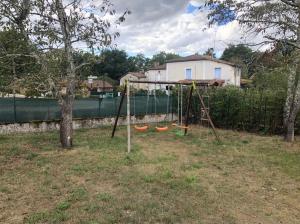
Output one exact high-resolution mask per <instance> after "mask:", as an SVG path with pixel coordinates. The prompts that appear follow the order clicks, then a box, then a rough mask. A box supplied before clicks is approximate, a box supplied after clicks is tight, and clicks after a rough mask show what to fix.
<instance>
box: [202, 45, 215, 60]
mask: <svg viewBox="0 0 300 224" xmlns="http://www.w3.org/2000/svg"><path fill="white" fill-rule="evenodd" d="M204 55H206V56H210V57H212V58H217V56H216V53H215V49H214V48H212V47H211V48H208V49H207V50H206V51H205V52H204Z"/></svg>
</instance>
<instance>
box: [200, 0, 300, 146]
mask: <svg viewBox="0 0 300 224" xmlns="http://www.w3.org/2000/svg"><path fill="white" fill-rule="evenodd" d="M205 7H208V9H209V10H210V12H209V14H208V18H209V23H210V24H215V23H216V24H220V21H226V22H229V21H232V20H237V21H239V23H240V24H241V25H242V26H244V27H246V28H247V30H248V32H255V33H258V34H262V35H263V36H264V38H265V39H266V41H265V42H264V43H273V44H274V43H276V42H277V43H282V45H283V46H287V45H290V46H292V47H293V48H294V51H293V52H292V53H291V57H290V59H291V60H292V61H291V63H287V64H286V65H285V66H286V71H288V74H287V75H288V78H287V98H286V103H285V108H284V126H285V130H286V135H285V139H286V140H287V141H290V142H292V141H294V124H295V119H296V116H297V114H298V112H299V110H300V82H299V80H300V79H299V78H300V1H299V0H277V1H270V0H249V1H239V0H207V1H206V5H205ZM287 62H288V61H287Z"/></svg>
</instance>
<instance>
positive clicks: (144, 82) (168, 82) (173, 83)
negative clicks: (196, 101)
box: [130, 80, 210, 86]
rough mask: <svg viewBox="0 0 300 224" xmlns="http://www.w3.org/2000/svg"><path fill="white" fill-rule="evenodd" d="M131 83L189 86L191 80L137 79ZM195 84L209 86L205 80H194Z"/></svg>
mask: <svg viewBox="0 0 300 224" xmlns="http://www.w3.org/2000/svg"><path fill="white" fill-rule="evenodd" d="M130 82H131V83H143V84H157V85H159V84H161V85H164V84H165V85H168V84H169V85H178V84H181V85H186V86H191V85H193V81H190V80H186V81H183V82H171V81H138V80H130ZM195 85H196V86H209V85H210V84H209V83H208V82H207V81H205V80H204V81H195Z"/></svg>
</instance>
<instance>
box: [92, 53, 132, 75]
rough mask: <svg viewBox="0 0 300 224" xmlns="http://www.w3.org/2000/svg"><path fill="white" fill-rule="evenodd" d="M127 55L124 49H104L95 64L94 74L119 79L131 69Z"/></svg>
mask: <svg viewBox="0 0 300 224" xmlns="http://www.w3.org/2000/svg"><path fill="white" fill-rule="evenodd" d="M127 57H128V56H127V53H126V52H125V51H123V50H118V49H114V50H104V51H103V52H102V53H101V55H100V56H99V57H98V60H97V62H96V63H95V64H94V66H93V72H94V75H96V76H99V77H100V76H108V77H110V78H112V79H114V80H118V79H119V78H120V77H121V76H123V75H125V74H127V73H128V72H129V70H130V68H129V63H128V59H127Z"/></svg>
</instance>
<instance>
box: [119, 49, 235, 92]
mask: <svg viewBox="0 0 300 224" xmlns="http://www.w3.org/2000/svg"><path fill="white" fill-rule="evenodd" d="M126 79H131V80H139V81H169V82H182V83H184V82H188V81H197V82H203V83H205V84H206V83H207V84H209V85H213V84H214V83H217V84H218V85H222V86H225V85H234V86H238V87H240V84H241V68H240V67H239V66H238V65H236V64H234V63H231V62H228V61H223V60H219V59H215V58H212V57H210V56H202V55H198V54H195V55H191V56H187V57H181V58H177V59H172V60H169V61H167V62H166V64H164V65H155V66H154V67H153V68H150V69H149V70H148V71H147V72H145V74H144V73H129V74H127V75H126V76H123V77H122V78H121V85H122V84H124V83H125V80H126ZM155 86H156V89H166V86H167V85H162V84H156V85H154V84H138V85H137V84H136V86H135V88H140V89H149V90H154V89H155Z"/></svg>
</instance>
